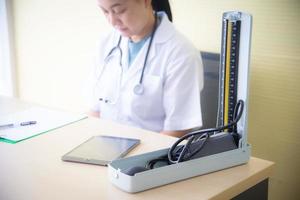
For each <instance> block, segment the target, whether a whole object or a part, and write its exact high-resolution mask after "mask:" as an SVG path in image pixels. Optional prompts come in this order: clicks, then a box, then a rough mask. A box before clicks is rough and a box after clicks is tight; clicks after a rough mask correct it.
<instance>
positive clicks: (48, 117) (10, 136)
mask: <svg viewBox="0 0 300 200" xmlns="http://www.w3.org/2000/svg"><path fill="white" fill-rule="evenodd" d="M85 117H86V116H84V115H81V114H74V113H69V112H65V111H58V110H52V109H48V108H43V107H32V108H29V109H26V110H24V111H21V112H16V113H12V114H9V115H6V116H1V117H0V125H3V124H12V123H13V124H14V127H12V128H4V129H0V138H4V139H7V140H12V141H15V142H17V141H20V140H23V139H26V138H28V137H32V136H34V135H37V134H41V133H44V132H47V131H50V130H52V129H56V128H59V127H61V126H64V125H67V124H69V123H72V122H75V121H78V120H80V119H83V118H85ZM27 121H36V124H33V125H27V126H20V123H21V122H27Z"/></svg>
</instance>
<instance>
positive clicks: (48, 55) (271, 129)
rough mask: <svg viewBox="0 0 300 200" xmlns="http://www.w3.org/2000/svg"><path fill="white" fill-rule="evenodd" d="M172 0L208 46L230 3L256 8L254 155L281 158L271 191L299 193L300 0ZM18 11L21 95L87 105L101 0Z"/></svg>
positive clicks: (178, 15) (215, 46) (41, 3)
mask: <svg viewBox="0 0 300 200" xmlns="http://www.w3.org/2000/svg"><path fill="white" fill-rule="evenodd" d="M171 2H172V8H173V14H174V24H175V25H176V26H177V27H178V29H179V30H181V31H182V32H183V33H184V34H185V35H186V36H187V37H188V38H189V39H190V40H191V41H192V42H193V43H194V44H195V45H196V46H197V47H198V48H199V49H200V50H206V51H214V52H219V50H220V45H221V44H220V41H221V40H220V38H221V16H222V13H223V12H224V11H229V10H236V9H239V10H242V11H246V12H249V13H252V14H253V16H254V23H253V38H252V57H251V83H250V110H249V141H250V143H251V144H252V147H253V155H254V156H257V157H260V158H264V159H268V160H272V161H275V162H276V169H275V171H274V175H273V177H272V178H271V186H270V198H269V199H272V200H273V199H278V200H281V199H298V197H299V196H300V191H299V189H297V188H298V187H299V185H300V179H299V177H298V175H299V168H300V160H299V153H300V134H299V128H298V123H299V122H298V121H299V119H300V104H299V102H300V89H299V88H300V87H299V85H300V83H299V82H300V81H299V75H300V66H299V63H300V58H299V55H300V1H299V0H243V1H241V0H209V1H204V0H172V1H171ZM14 17H15V26H14V28H15V30H16V33H15V35H16V38H15V39H16V50H17V54H16V58H17V59H16V62H17V70H18V71H17V74H18V91H19V96H20V97H21V98H22V99H25V100H29V101H33V102H37V103H41V104H44V105H49V106H54V107H60V108H64V109H67V110H74V111H82V110H84V109H85V106H84V105H83V101H82V97H81V92H80V90H81V86H82V84H83V82H84V80H85V77H86V75H87V73H88V67H89V66H90V65H91V61H92V54H93V51H94V49H95V44H96V41H97V38H98V36H99V35H100V34H102V33H103V32H106V31H107V29H108V27H109V26H108V24H107V22H106V21H105V19H104V17H103V16H102V14H101V11H100V10H99V9H98V8H97V6H96V0H84V1H82V0H14ZM200 187H201V186H200Z"/></svg>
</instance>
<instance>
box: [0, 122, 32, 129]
mask: <svg viewBox="0 0 300 200" xmlns="http://www.w3.org/2000/svg"><path fill="white" fill-rule="evenodd" d="M36 123H37V122H36V121H26V122H21V123H20V124H19V125H20V126H28V125H34V124H36ZM14 127H15V124H13V123H10V124H1V125H0V129H7V128H14Z"/></svg>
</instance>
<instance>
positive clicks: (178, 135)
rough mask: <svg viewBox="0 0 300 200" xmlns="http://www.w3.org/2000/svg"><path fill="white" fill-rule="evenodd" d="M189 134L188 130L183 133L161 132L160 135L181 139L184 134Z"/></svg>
mask: <svg viewBox="0 0 300 200" xmlns="http://www.w3.org/2000/svg"><path fill="white" fill-rule="evenodd" d="M188 132H189V130H183V131H161V132H160V133H161V134H164V135H169V136H173V137H182V136H184V135H185V134H187V133H188Z"/></svg>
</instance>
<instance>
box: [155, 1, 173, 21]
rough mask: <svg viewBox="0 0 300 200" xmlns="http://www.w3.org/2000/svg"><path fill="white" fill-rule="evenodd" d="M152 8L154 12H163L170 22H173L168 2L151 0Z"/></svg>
mask: <svg viewBox="0 0 300 200" xmlns="http://www.w3.org/2000/svg"><path fill="white" fill-rule="evenodd" d="M151 4H152V8H153V10H154V11H155V12H159V11H164V12H165V13H167V15H168V18H169V20H170V21H173V18H172V12H171V7H170V4H169V0H152V2H151Z"/></svg>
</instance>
